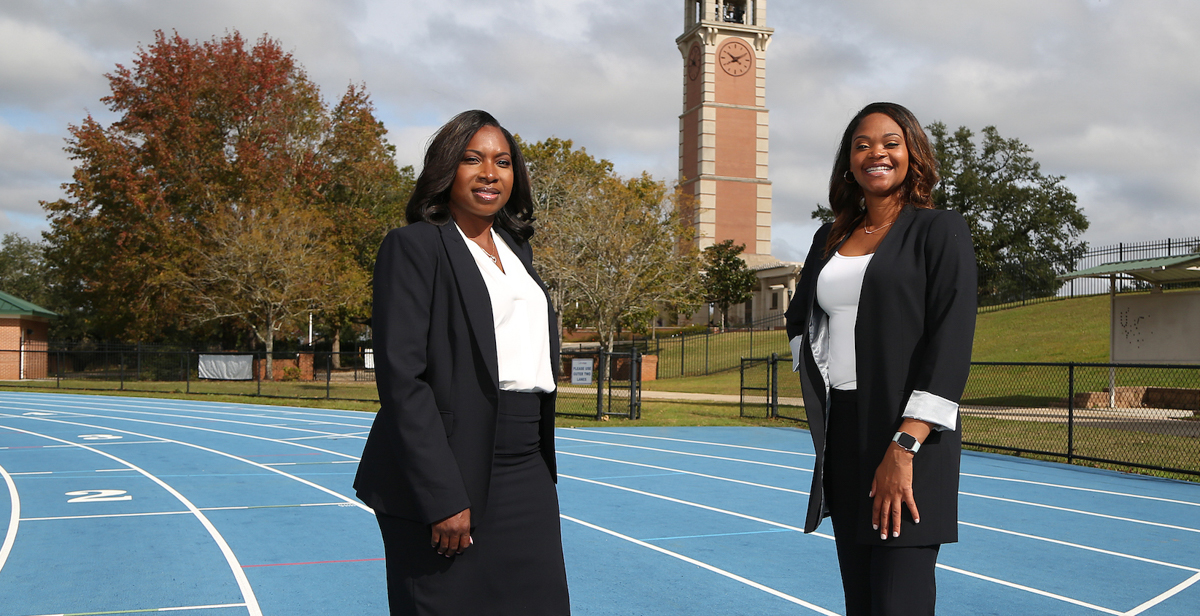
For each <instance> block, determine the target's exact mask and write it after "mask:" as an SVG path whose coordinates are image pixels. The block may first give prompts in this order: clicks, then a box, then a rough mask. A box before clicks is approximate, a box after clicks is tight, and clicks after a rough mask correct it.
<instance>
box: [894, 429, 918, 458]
mask: <svg viewBox="0 0 1200 616" xmlns="http://www.w3.org/2000/svg"><path fill="white" fill-rule="evenodd" d="M892 442H894V443H896V444H897V445H899V446H900V448H901V449H903V450H904V451H907V452H908V453H911V454H915V453H917V450H919V449H920V448H921V443H920V441H918V440H917V437H915V436H913V435H911V434H909V433H907V432H904V431H898V432H896V434H895V436H893V437H892Z"/></svg>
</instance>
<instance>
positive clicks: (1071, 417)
mask: <svg viewBox="0 0 1200 616" xmlns="http://www.w3.org/2000/svg"><path fill="white" fill-rule="evenodd" d="M1074 461H1075V362H1071V363H1069V364H1067V464H1073V463H1074Z"/></svg>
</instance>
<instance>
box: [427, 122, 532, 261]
mask: <svg viewBox="0 0 1200 616" xmlns="http://www.w3.org/2000/svg"><path fill="white" fill-rule="evenodd" d="M485 126H494V127H496V128H498V129H500V132H502V133H504V139H505V140H507V141H508V151H509V153H510V154H511V155H512V170H513V186H512V192H511V193H510V195H509V197H508V203H506V204H504V207H503V208H501V209H500V211H499V212H497V213H496V224H498V225H500V228H502V229H504V230H505V231H508V232H509V233H511V234H512V235H513V236H514V237H515V238H517V240H519V241H522V242H523V241H526V240H528V239H529V237H530V236H532V235H533V193H532V192H530V189H529V170H528V169H526V168H525V157H524V156H522V155H521V148H519V147H517V140H516V139H513V136H512V134H511V133H509V132H508V130H506V129H505V128H504V127H503V126H500V123H499V122H497V121H496V118H494V117H492V114H490V113H488V112H486V111H480V110H478V109H474V110H471V111H464V112H462V113H460V114H458V115H456V116H454V117H453V118H451V120H450V121H449V122H446V125H445V126H443V127H441V128H440V129H438V132H437V134H436V135H434V136H433V139H431V140H430V141H429V147H428V148H426V150H425V166H424V168H422V169H421V175H420V177H418V178H417V183H416V186H414V187H413V193H412V196H411V197H409V199H408V207H407V208H406V209H405V211H404V217H405V218H406V219H407V220H408V222H409V224H412V223H414V222H420V221H425V222H428V223H432V224H435V225H444V224H446V223H447V222H450V188H451V186H453V185H454V178H455V176H456V175H457V174H458V165H459V163H461V162H462V157H463V152H466V151H467V145H468V144H470V143H471V138H472V137H474V136H475V133H477V132H479V129H481V128H483V127H485Z"/></svg>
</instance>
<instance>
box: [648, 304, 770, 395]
mask: <svg viewBox="0 0 1200 616" xmlns="http://www.w3.org/2000/svg"><path fill="white" fill-rule="evenodd" d="M644 351H645V352H646V353H647V354H653V355H654V356H655V357H656V361H657V362H658V363H657V368H656V371H655V374H656V375H657V377H658V378H660V379H668V378H672V377H677V376H700V375H706V374H713V373H715V372H724V371H726V370H733V369H736V368H737V367H738V366H739V365H741V361H742V358H743V357H759V356H765V355H769V354H771V353H781V354H782V353H786V352H787V351H788V339H787V332H786V331H785V329H784V320H783V315H777V316H774V317H771V318H768V319H763V320H760V321H755V322H754V323H751V324H749V325H747V326H744V327H736V328H727V329H726V330H725V331H724V332H721V333H718V332H714V331H713V330H712V329H705V330H704V331H702V332H689V333H680V334H676V335H674V336H670V337H667V338H654V339H653V340H647V341H645V345H644Z"/></svg>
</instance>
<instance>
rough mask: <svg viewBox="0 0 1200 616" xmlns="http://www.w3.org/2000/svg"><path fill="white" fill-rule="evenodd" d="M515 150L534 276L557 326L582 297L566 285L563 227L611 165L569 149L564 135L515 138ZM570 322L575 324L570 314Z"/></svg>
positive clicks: (567, 244) (569, 238)
mask: <svg viewBox="0 0 1200 616" xmlns="http://www.w3.org/2000/svg"><path fill="white" fill-rule="evenodd" d="M516 139H517V142H518V143H519V144H520V146H521V154H522V155H523V156H524V158H525V164H526V165H527V167H528V168H529V180H530V192H531V193H532V195H533V207H534V214H535V216H536V217H537V232H536V233H535V234H534V236H533V239H532V240H531V241H532V243H533V246H534V253H533V256H534V260H535V262H536V265H537V268H538V275H539V276H541V278H542V281H543V282H545V283H546V288H547V289H548V290H549V291H550V300H551V302H553V304H554V308H555V311H556V312H557V313H558V325H559V329H560V330H561V329H562V325H563V323H564V319H565V318H567V315H568V313H571V311H572V310H574V306H575V305H576V304H578V303H580V301H581V300H582V301H583V302H584V303H585V304H586V301H587V300H586V298H584V297H582V296H581V295H580V294H579V293H578V289H577V288H575V287H573V286H571V285H570V284H568V283H567V280H568V278H569V277H570V276H571V275H572V272H571V268H572V267H573V264H574V260H572V259H571V258H570V255H571V253H572V252H573V251H575V250H576V248H577V247H576V246H575V245H574V244H572V242H573V241H574V238H575V237H576V236H575V235H574V234H573V233H571V231H570V229H567V228H565V227H564V225H568V224H575V221H577V220H578V218H579V217H578V215H576V214H575V213H573V212H574V211H575V210H578V209H581V208H584V207H586V206H585V203H586V202H587V201H589V200H591V199H594V198H595V196H596V191H597V189H598V187H600V186H601V185H602V184H604V183H605V182H608V181H609V180H610V179H611V178H612V176H613V165H612V163H611V162H609V161H607V160H604V159H597V158H595V157H593V156H592V155H591V154H588V153H587V150H586V149H584V148H578V149H576V148H575V144H574V143H573V142H572V141H571V140H570V139H559V138H557V137H550V138H549V139H546V140H544V141H539V142H536V143H527V142H524V141H522V140H521V138H520V136H519V135H518V136H517V137H516ZM571 316H572V318H571V320H570V321H569V322H570V323H576V322H577V319H576V318H574V317H576V316H577V315H576V314H572V315H571Z"/></svg>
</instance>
